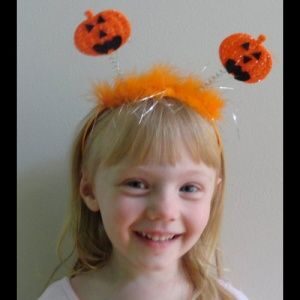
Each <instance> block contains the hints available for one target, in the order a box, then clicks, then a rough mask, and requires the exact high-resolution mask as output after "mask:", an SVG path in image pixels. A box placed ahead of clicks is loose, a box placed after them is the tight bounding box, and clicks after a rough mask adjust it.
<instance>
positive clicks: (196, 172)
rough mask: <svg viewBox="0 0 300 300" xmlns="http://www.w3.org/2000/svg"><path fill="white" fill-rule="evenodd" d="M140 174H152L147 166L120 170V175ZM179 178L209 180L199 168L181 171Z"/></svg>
mask: <svg viewBox="0 0 300 300" xmlns="http://www.w3.org/2000/svg"><path fill="white" fill-rule="evenodd" d="M124 171H125V172H135V171H137V172H142V173H144V174H153V172H152V171H151V170H149V169H148V166H145V167H143V166H137V167H131V168H124V169H121V170H120V173H123V172H124ZM180 175H181V176H201V177H206V178H208V179H210V176H208V175H207V174H206V171H204V170H201V167H200V168H199V169H192V170H187V171H183V172H181V173H180Z"/></svg>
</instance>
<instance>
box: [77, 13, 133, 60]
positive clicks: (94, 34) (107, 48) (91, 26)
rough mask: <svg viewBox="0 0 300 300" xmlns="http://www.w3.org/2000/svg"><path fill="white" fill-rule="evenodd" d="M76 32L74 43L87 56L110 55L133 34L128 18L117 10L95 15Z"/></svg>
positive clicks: (89, 17)
mask: <svg viewBox="0 0 300 300" xmlns="http://www.w3.org/2000/svg"><path fill="white" fill-rule="evenodd" d="M85 14H86V16H87V20H85V21H83V22H82V23H81V24H79V25H78V27H77V28H76V30H75V34H74V42H75V45H76V47H77V48H78V50H79V51H81V52H83V53H84V54H87V55H103V54H110V53H111V52H113V51H115V50H117V49H118V48H119V47H121V46H122V45H123V44H124V43H126V41H127V40H128V38H129V36H130V32H131V28H130V23H129V21H128V20H127V18H126V17H125V16H124V15H123V14H122V13H121V12H118V11H116V10H106V11H103V12H100V13H98V14H96V15H93V13H92V12H91V11H87V12H86V13H85Z"/></svg>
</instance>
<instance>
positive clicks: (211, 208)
mask: <svg viewBox="0 0 300 300" xmlns="http://www.w3.org/2000/svg"><path fill="white" fill-rule="evenodd" d="M95 91H96V95H97V99H98V104H97V105H96V107H95V108H94V109H93V110H92V111H91V113H90V114H89V115H88V116H87V118H86V120H85V121H84V123H83V126H82V128H81V130H80V132H79V135H78V137H77V139H76V141H75V144H74V151H73V159H72V163H73V165H72V190H73V194H72V201H71V215H70V219H69V223H68V228H67V229H69V230H70V231H71V232H72V234H73V238H74V250H75V262H74V264H73V266H72V270H71V272H70V274H69V277H65V278H63V279H61V280H59V281H56V282H55V283H53V284H52V285H51V286H49V287H48V288H47V290H46V291H45V292H44V293H43V295H42V296H41V297H40V298H39V299H40V300H48V299H68V300H78V299H80V300H96V299H97V300H113V299H122V300H123V299H124V300H129V299H136V300H139V299H143V300H153V299H164V300H169V299H172V300H187V299H198V300H200V299H201V300H203V299H205V300H217V299H240V300H242V299H247V298H246V297H245V296H244V295H243V294H242V293H241V292H240V291H238V290H236V289H235V288H233V287H232V286H231V285H229V284H228V283H225V282H224V281H223V280H222V279H221V266H220V260H219V259H218V252H217V247H218V241H219V232H220V225H221V218H222V214H223V194H224V183H225V169H224V156H223V147H222V143H221V139H220V135H219V132H218V129H217V126H216V120H217V119H218V118H219V116H220V110H221V108H222V106H223V100H222V98H221V97H220V96H219V95H218V93H217V92H216V91H215V90H213V89H212V88H207V87H205V86H204V85H203V83H202V81H201V80H200V79H198V78H197V77H195V76H182V75H180V74H179V73H178V72H177V71H175V70H174V69H172V68H171V67H168V66H155V67H154V68H152V69H151V70H149V71H148V72H146V73H144V74H129V75H125V76H122V78H118V79H117V80H116V81H115V83H114V85H113V86H110V85H108V84H107V83H101V84H99V85H98V86H96V89H95ZM65 233H66V231H65ZM65 233H64V235H65Z"/></svg>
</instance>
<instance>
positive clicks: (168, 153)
mask: <svg viewBox="0 0 300 300" xmlns="http://www.w3.org/2000/svg"><path fill="white" fill-rule="evenodd" d="M89 139H90V140H93V141H90V144H91V145H90V146H89V147H88V148H90V151H89V152H90V153H89V156H90V158H91V157H93V158H92V161H93V163H92V164H93V165H94V164H96V165H97V166H98V165H99V164H101V165H103V166H113V165H116V164H119V163H121V162H126V163H127V164H129V165H140V164H151V163H156V164H160V165H164V164H171V165H175V164H176V162H177V161H178V160H180V158H181V151H182V149H186V150H187V152H188V153H189V154H190V156H191V159H192V160H193V161H194V162H196V163H200V162H204V163H205V164H206V165H208V166H210V167H213V168H215V169H217V170H218V169H219V168H220V164H221V146H220V145H219V144H218V139H217V135H216V132H215V129H214V127H213V126H212V124H210V123H209V122H208V121H207V120H204V119H202V118H201V116H200V115H199V114H198V113H197V112H195V111H194V110H192V109H191V108H189V107H187V106H185V105H184V104H182V103H181V102H179V101H177V100H175V99H158V100H155V99H152V100H146V101H141V102H135V103H130V104H126V105H122V106H120V107H118V108H115V109H112V110H109V111H107V112H104V113H103V115H101V117H100V119H99V120H98V121H97V124H96V126H95V128H94V129H93V132H91V137H89Z"/></svg>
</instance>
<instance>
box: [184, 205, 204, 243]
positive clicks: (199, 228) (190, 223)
mask: <svg viewBox="0 0 300 300" xmlns="http://www.w3.org/2000/svg"><path fill="white" fill-rule="evenodd" d="M209 215H210V202H205V203H197V204H195V205H191V207H190V209H189V211H188V213H187V214H186V227H187V228H188V230H189V232H190V233H191V234H193V235H195V236H197V238H199V237H200V235H201V234H202V232H203V231H204V229H205V227H206V225H207V223H208V220H209Z"/></svg>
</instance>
